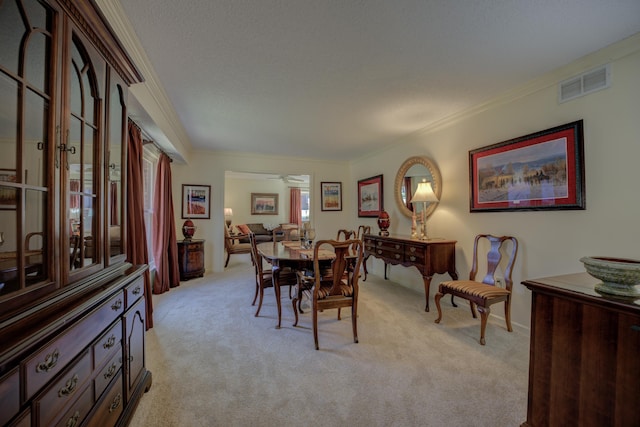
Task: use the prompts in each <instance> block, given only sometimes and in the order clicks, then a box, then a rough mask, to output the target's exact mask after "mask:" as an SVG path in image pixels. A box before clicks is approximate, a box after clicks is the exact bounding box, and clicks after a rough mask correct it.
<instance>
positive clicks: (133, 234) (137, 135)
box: [127, 120, 153, 329]
mask: <svg viewBox="0 0 640 427" xmlns="http://www.w3.org/2000/svg"><path fill="white" fill-rule="evenodd" d="M128 133H129V141H128V143H127V150H128V153H127V261H129V262H130V263H131V264H133V265H140V264H148V263H149V255H148V253H147V233H146V230H145V226H144V199H143V193H144V181H143V173H142V171H143V163H142V134H141V132H140V129H139V128H138V127H137V126H136V124H135V123H133V122H132V121H131V120H129V132H128ZM143 277H144V297H145V302H146V309H147V325H146V326H147V329H151V328H153V300H152V299H151V281H150V280H149V270H147V271H145V272H144V275H143Z"/></svg>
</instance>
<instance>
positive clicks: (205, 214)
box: [182, 184, 211, 219]
mask: <svg viewBox="0 0 640 427" xmlns="http://www.w3.org/2000/svg"><path fill="white" fill-rule="evenodd" d="M210 209H211V186H210V185H193V184H182V218H190V219H209V218H210V216H211V214H210V212H209V211H210Z"/></svg>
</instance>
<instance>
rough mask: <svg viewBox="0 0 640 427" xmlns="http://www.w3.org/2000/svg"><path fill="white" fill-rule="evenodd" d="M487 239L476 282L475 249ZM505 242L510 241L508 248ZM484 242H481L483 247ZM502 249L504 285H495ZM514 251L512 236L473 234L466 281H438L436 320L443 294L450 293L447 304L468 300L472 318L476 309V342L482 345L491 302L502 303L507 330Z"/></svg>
mask: <svg viewBox="0 0 640 427" xmlns="http://www.w3.org/2000/svg"><path fill="white" fill-rule="evenodd" d="M484 240H487V241H488V245H489V249H488V251H487V252H486V259H487V273H486V275H485V276H484V278H483V279H482V282H477V281H476V280H475V279H476V275H477V274H478V265H479V252H480V248H479V247H480V246H481V245H480V244H481V243H482V241H484ZM507 242H510V243H511V245H510V246H511V247H510V248H508V247H507V246H508V245H506V243H507ZM484 246H486V245H483V247H484ZM503 252H504V253H505V254H507V253H508V257H509V258H508V261H507V265H506V267H505V268H504V270H503V276H504V277H503V278H504V285H505V287H504V288H501V287H498V286H496V275H497V271H498V267H499V266H500V265H501V264H503V263H504V262H503ZM517 254H518V240H517V239H516V238H515V237H512V236H501V237H498V236H493V235H490V234H479V235H477V236H476V238H475V241H474V245H473V263H472V265H471V271H470V272H469V280H451V281H447V282H442V283H440V286H439V287H438V293H436V295H435V298H434V300H435V303H436V307H437V308H438V318H437V319H436V320H435V322H436V323H440V321H441V320H442V307H441V306H440V300H441V299H442V297H443V296H444V295H446V294H449V295H451V304H452V305H453V306H454V307H457V306H456V305H455V303H454V302H453V298H454V297H460V298H463V299H466V300H468V301H469V305H470V308H471V315H472V316H473V317H474V318H476V317H477V314H476V310H475V308H476V306H477V307H478V311H479V312H480V344H482V345H484V344H485V330H486V327H487V320H488V318H489V314H491V308H490V307H491V305H493V304H495V303H498V302H504V317H505V322H506V324H507V330H508V331H509V332H511V331H512V330H513V328H512V327H511V291H512V289H513V279H512V272H513V267H514V264H515V260H516V255H517Z"/></svg>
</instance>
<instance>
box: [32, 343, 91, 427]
mask: <svg viewBox="0 0 640 427" xmlns="http://www.w3.org/2000/svg"><path fill="white" fill-rule="evenodd" d="M90 378H91V355H90V354H89V352H88V351H87V352H86V353H84V355H83V356H82V357H81V358H80V360H78V361H77V362H76V363H75V364H73V365H72V366H71V368H70V369H68V370H67V371H65V373H64V374H63V375H60V378H59V379H58V380H57V381H56V382H55V383H53V384H52V385H51V386H50V387H49V388H48V389H47V391H45V392H44V394H43V395H42V396H41V397H40V398H38V399H36V400H35V407H36V408H37V414H38V418H39V420H40V422H39V423H38V424H39V425H43V426H45V425H50V424H51V421H53V419H54V418H55V416H56V415H57V414H58V413H59V412H60V410H61V409H62V408H63V407H65V406H66V405H69V404H70V403H71V402H72V401H74V400H76V399H77V398H78V397H79V394H78V393H77V392H78V391H79V390H81V389H82V388H83V387H84V385H85V383H86V382H87V381H88V380H89V379H90Z"/></svg>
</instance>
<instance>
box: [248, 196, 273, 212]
mask: <svg viewBox="0 0 640 427" xmlns="http://www.w3.org/2000/svg"><path fill="white" fill-rule="evenodd" d="M251 215H278V193H251Z"/></svg>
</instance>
